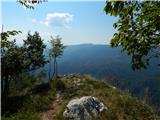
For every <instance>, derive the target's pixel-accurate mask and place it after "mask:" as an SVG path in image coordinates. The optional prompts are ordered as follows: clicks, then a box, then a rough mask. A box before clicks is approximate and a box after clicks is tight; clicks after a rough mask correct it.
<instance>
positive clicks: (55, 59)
mask: <svg viewBox="0 0 160 120" xmlns="http://www.w3.org/2000/svg"><path fill="white" fill-rule="evenodd" d="M53 65H54V66H53V67H54V71H53V75H52V77H55V73H56V57H55V58H54V64H53Z"/></svg>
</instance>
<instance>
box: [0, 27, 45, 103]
mask: <svg viewBox="0 0 160 120" xmlns="http://www.w3.org/2000/svg"><path fill="white" fill-rule="evenodd" d="M18 33H20V31H15V30H14V31H7V32H2V33H1V38H2V40H1V63H2V64H1V69H2V73H1V74H2V75H1V90H2V99H3V100H6V98H7V97H8V93H9V86H10V82H11V81H12V80H15V79H17V77H18V76H19V75H20V74H22V73H24V72H29V71H31V70H34V69H36V68H39V67H42V66H44V64H45V63H46V61H45V58H44V55H43V51H44V48H45V45H44V44H43V40H42V39H41V37H40V36H39V34H38V33H37V32H35V34H34V35H31V34H30V33H28V37H27V40H24V45H23V46H22V47H20V46H17V45H16V40H13V41H9V40H8V39H9V37H10V36H11V35H12V36H14V35H16V34H18Z"/></svg>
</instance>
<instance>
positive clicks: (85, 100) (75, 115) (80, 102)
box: [63, 96, 107, 120]
mask: <svg viewBox="0 0 160 120" xmlns="http://www.w3.org/2000/svg"><path fill="white" fill-rule="evenodd" d="M105 110H107V107H106V106H105V105H104V104H103V103H102V102H100V101H99V100H98V98H96V97H92V96H84V97H81V98H80V99H73V100H71V101H70V102H69V103H68V105H67V107H66V109H65V111H64V112H63V116H64V117H66V118H69V119H73V120H90V119H91V118H92V117H94V118H96V117H97V116H98V114H99V113H100V112H103V111H105Z"/></svg>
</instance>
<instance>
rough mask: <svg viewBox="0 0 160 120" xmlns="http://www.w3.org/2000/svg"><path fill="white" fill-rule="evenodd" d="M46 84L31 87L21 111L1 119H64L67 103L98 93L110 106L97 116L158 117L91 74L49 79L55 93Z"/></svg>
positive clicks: (109, 119)
mask: <svg viewBox="0 0 160 120" xmlns="http://www.w3.org/2000/svg"><path fill="white" fill-rule="evenodd" d="M46 84H47V83H45V84H44V83H43V84H42V85H41V87H39V89H37V88H38V87H37V86H36V87H35V88H34V89H32V92H30V93H31V95H30V97H28V99H27V100H26V102H25V103H24V104H23V106H22V107H21V108H20V109H19V110H18V112H17V113H14V114H13V115H11V116H10V117H2V120H28V119H29V120H65V119H64V118H63V111H64V109H65V107H66V105H67V103H68V102H69V101H70V100H72V99H74V98H79V97H82V96H95V97H97V98H98V99H100V100H101V101H102V102H103V103H104V104H105V105H106V106H107V107H108V110H107V111H105V112H103V113H102V114H100V115H99V116H98V118H96V120H156V116H155V115H154V113H153V111H152V109H151V108H150V107H149V106H148V105H146V104H144V103H142V102H140V101H138V100H137V99H136V98H133V97H131V96H130V95H128V94H127V93H124V92H122V91H120V90H118V89H117V88H115V87H112V86H110V85H108V84H107V83H106V82H104V81H100V80H99V81H97V80H95V79H94V78H92V77H90V76H86V75H85V76H80V75H66V76H63V77H59V78H58V79H57V84H54V81H52V82H50V83H49V84H50V85H51V86H55V87H56V88H57V90H58V92H57V93H56V94H53V93H54V87H51V88H50V89H48V87H47V89H44V88H45V87H44V86H46ZM39 86H40V85H39ZM42 86H43V87H42ZM40 88H41V89H40ZM42 88H43V89H42ZM35 89H37V90H35ZM29 91H30V90H29ZM35 91H36V92H35ZM55 95H56V96H55ZM14 104H15V103H14Z"/></svg>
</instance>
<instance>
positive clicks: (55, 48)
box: [49, 36, 65, 77]
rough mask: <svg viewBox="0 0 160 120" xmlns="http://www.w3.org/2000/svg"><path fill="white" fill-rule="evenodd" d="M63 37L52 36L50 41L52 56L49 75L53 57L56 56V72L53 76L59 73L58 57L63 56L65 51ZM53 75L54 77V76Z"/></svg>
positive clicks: (50, 55)
mask: <svg viewBox="0 0 160 120" xmlns="http://www.w3.org/2000/svg"><path fill="white" fill-rule="evenodd" d="M61 39H62V38H60V37H59V36H56V37H55V38H53V37H52V36H51V40H50V41H49V42H50V44H51V47H52V48H51V49H50V50H49V57H50V71H49V76H50V72H51V58H54V72H53V76H55V77H57V75H58V63H57V58H59V57H61V56H62V55H63V52H64V48H65V46H64V45H63V44H62V42H61ZM53 76H52V77H53Z"/></svg>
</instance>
